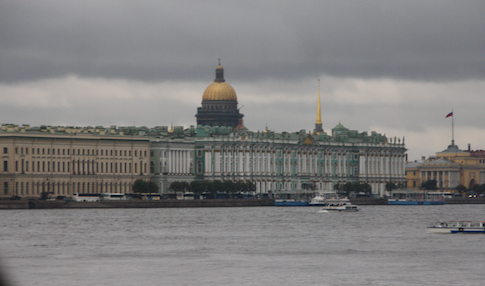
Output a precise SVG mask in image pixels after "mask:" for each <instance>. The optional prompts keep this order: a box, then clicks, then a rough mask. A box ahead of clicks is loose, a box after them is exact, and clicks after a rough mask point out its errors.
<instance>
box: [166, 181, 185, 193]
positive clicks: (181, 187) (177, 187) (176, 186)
mask: <svg viewBox="0 0 485 286" xmlns="http://www.w3.org/2000/svg"><path fill="white" fill-rule="evenodd" d="M188 187H189V184H188V183H187V182H178V181H176V182H172V183H170V187H169V189H170V190H172V191H174V192H176V193H185V192H186V191H187V189H188Z"/></svg>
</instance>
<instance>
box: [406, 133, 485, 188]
mask: <svg viewBox="0 0 485 286" xmlns="http://www.w3.org/2000/svg"><path fill="white" fill-rule="evenodd" d="M406 180H407V187H408V188H409V189H418V188H419V187H420V186H421V184H422V183H424V182H426V181H428V180H436V185H437V187H438V188H439V189H453V188H455V187H457V186H458V185H463V186H465V187H466V188H467V189H472V188H473V186H475V185H482V184H485V151H483V150H476V151H473V150H470V148H468V150H460V149H459V148H458V146H456V145H455V144H454V142H452V143H451V145H449V146H448V148H447V149H446V150H443V151H441V152H437V153H436V156H435V157H430V158H429V159H425V158H423V160H420V161H415V162H408V163H407V164H406Z"/></svg>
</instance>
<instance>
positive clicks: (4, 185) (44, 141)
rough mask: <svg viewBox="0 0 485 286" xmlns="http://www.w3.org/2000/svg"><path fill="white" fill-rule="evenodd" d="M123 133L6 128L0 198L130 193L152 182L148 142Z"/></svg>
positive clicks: (0, 137) (1, 133)
mask: <svg viewBox="0 0 485 286" xmlns="http://www.w3.org/2000/svg"><path fill="white" fill-rule="evenodd" d="M125 133H126V131H121V130H119V129H117V128H116V127H111V128H103V127H86V128H80V127H50V126H41V127H32V128H31V127H30V126H28V125H23V126H17V125H11V124H3V125H2V127H1V130H0V152H1V153H0V154H1V155H2V161H3V162H2V166H0V168H1V169H0V188H1V190H0V196H3V197H7V196H13V195H17V196H21V197H39V196H40V194H41V193H42V192H48V193H49V194H50V196H54V197H55V196H72V194H73V193H102V192H107V193H129V192H131V186H132V184H133V182H134V181H135V180H137V179H143V180H147V179H149V177H150V174H149V172H150V170H149V169H147V168H148V164H149V162H150V160H149V158H150V157H149V156H150V141H149V138H148V137H146V136H140V134H136V135H135V134H129V135H128V134H125ZM142 135H143V134H142Z"/></svg>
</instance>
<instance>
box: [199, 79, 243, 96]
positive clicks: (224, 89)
mask: <svg viewBox="0 0 485 286" xmlns="http://www.w3.org/2000/svg"><path fill="white" fill-rule="evenodd" d="M202 100H237V96H236V92H235V91H234V88H232V86H231V85H230V84H228V83H227V82H217V81H215V82H213V83H211V84H210V85H209V86H208V87H207V88H206V89H205V91H204V95H203V96H202Z"/></svg>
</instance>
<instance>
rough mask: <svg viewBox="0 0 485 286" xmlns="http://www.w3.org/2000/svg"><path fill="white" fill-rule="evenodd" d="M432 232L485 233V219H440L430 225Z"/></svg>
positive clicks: (429, 228) (429, 229) (429, 230)
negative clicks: (476, 220)
mask: <svg viewBox="0 0 485 286" xmlns="http://www.w3.org/2000/svg"><path fill="white" fill-rule="evenodd" d="M428 232H430V233H485V221H481V222H472V221H449V222H443V221H439V222H437V223H436V224H435V225H433V226H430V227H428Z"/></svg>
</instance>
